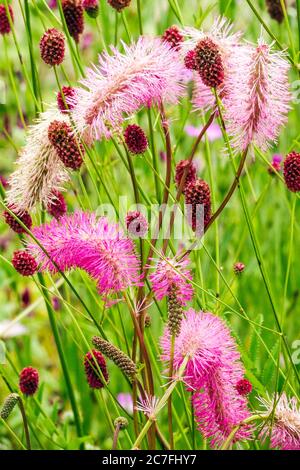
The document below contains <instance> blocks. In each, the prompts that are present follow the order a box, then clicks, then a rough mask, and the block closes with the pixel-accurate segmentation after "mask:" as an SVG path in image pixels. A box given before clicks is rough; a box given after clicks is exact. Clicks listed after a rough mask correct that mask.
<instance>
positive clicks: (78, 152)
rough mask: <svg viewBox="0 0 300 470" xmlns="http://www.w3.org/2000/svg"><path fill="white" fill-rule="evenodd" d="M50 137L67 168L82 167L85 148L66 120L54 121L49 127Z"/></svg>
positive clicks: (76, 168)
mask: <svg viewBox="0 0 300 470" xmlns="http://www.w3.org/2000/svg"><path fill="white" fill-rule="evenodd" d="M48 139H49V141H50V142H51V144H52V145H53V147H54V148H55V150H56V153H57V155H58V157H59V158H60V159H61V161H62V162H63V164H64V165H65V166H66V167H67V168H71V169H72V170H78V169H79V168H80V167H81V165H82V162H83V160H82V155H83V153H84V148H83V145H82V144H81V143H78V142H77V140H76V137H75V136H74V133H73V132H72V129H71V127H70V126H69V125H68V124H67V123H66V122H61V121H52V122H51V124H50V126H49V128H48Z"/></svg>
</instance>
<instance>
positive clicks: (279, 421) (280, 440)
mask: <svg viewBox="0 0 300 470" xmlns="http://www.w3.org/2000/svg"><path fill="white" fill-rule="evenodd" d="M259 401H260V403H261V405H262V407H263V409H264V411H265V412H266V414H267V415H270V416H272V413H273V408H274V403H276V407H275V413H274V418H273V420H271V419H270V420H269V421H268V422H267V425H266V423H263V425H262V426H263V427H262V430H261V432H260V438H261V439H262V440H263V441H264V440H265V439H266V438H268V437H269V436H270V437H271V442H270V445H271V448H273V449H281V450H300V409H299V406H298V405H297V399H296V398H295V397H292V398H288V397H287V396H286V394H285V393H282V395H281V396H280V398H279V399H278V398H277V399H275V400H274V397H269V396H267V398H259Z"/></svg>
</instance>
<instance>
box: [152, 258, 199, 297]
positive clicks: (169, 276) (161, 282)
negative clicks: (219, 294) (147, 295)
mask: <svg viewBox="0 0 300 470" xmlns="http://www.w3.org/2000/svg"><path fill="white" fill-rule="evenodd" d="M156 263H157V264H156V266H155V267H154V269H155V271H154V272H153V273H152V274H150V276H149V279H150V281H151V283H152V289H153V292H154V294H155V297H156V298H157V300H161V299H163V298H164V297H166V296H168V295H169V294H170V292H171V291H172V290H173V289H174V288H175V289H176V297H177V301H178V302H179V303H180V304H181V305H186V304H187V302H189V301H190V300H191V299H192V297H193V287H192V285H191V284H190V282H189V281H190V280H192V275H191V272H190V270H189V269H187V266H188V264H189V259H187V258H185V259H183V260H181V261H177V259H176V257H174V258H165V259H159V260H156ZM151 267H152V266H151Z"/></svg>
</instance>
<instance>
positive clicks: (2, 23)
mask: <svg viewBox="0 0 300 470" xmlns="http://www.w3.org/2000/svg"><path fill="white" fill-rule="evenodd" d="M8 10H9V14H10V18H11V21H12V23H13V22H14V14H13V11H12V8H11V6H10V5H8ZM8 33H10V23H9V19H8V15H7V11H6V8H5V5H0V34H2V35H4V34H8Z"/></svg>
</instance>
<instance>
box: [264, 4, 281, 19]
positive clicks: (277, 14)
mask: <svg viewBox="0 0 300 470" xmlns="http://www.w3.org/2000/svg"><path fill="white" fill-rule="evenodd" d="M266 6H267V10H268V13H269V15H270V17H271V18H272V19H273V20H276V21H277V22H278V23H282V22H283V19H284V13H283V9H282V5H281V1H280V0H266Z"/></svg>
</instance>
